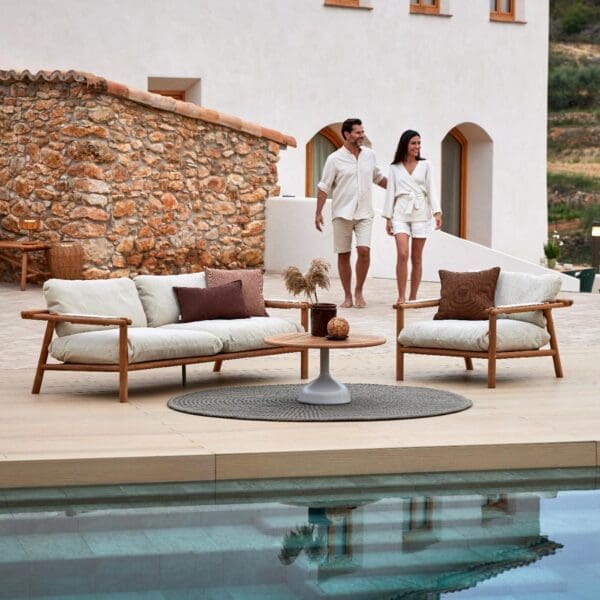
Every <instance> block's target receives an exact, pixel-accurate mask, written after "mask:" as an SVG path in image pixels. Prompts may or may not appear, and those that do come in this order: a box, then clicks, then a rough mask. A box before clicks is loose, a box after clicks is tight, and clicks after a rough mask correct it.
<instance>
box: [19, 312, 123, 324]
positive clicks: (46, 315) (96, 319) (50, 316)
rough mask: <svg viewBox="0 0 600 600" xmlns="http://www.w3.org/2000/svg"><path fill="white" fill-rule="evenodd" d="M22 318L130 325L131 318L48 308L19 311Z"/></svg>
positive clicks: (58, 321) (57, 321)
mask: <svg viewBox="0 0 600 600" xmlns="http://www.w3.org/2000/svg"><path fill="white" fill-rule="evenodd" d="M21 318H22V319H32V320H34V321H54V322H56V323H75V324H78V325H131V323H132V321H131V319H129V318H127V317H101V316H97V315H96V316H94V315H74V314H73V315H72V314H63V315H59V314H56V313H51V312H50V311H48V310H24V311H21Z"/></svg>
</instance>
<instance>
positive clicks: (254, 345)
mask: <svg viewBox="0 0 600 600" xmlns="http://www.w3.org/2000/svg"><path fill="white" fill-rule="evenodd" d="M183 328H185V329H191V330H194V331H207V332H209V333H212V334H214V335H216V336H217V337H218V338H219V339H220V340H221V341H222V342H223V352H243V351H244V350H256V349H258V348H269V345H268V344H265V343H264V341H263V339H264V338H266V337H268V336H271V335H278V334H280V333H296V332H299V331H304V330H303V329H302V327H301V326H300V325H298V324H297V323H292V322H291V321H288V320H286V319H280V318H279V317H250V318H249V319H214V320H212V321H192V322H191V323H178V324H177V325H165V326H164V327H161V329H183Z"/></svg>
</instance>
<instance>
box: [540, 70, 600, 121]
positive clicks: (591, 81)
mask: <svg viewBox="0 0 600 600" xmlns="http://www.w3.org/2000/svg"><path fill="white" fill-rule="evenodd" d="M599 99H600V66H599V65H596V64H588V65H584V66H581V67H580V66H576V65H572V64H563V65H560V66H559V67H556V68H554V69H552V70H551V71H550V76H549V78H548V106H549V107H550V109H551V110H561V109H565V108H589V107H592V106H596V105H597V103H598V101H599Z"/></svg>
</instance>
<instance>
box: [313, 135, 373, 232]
mask: <svg viewBox="0 0 600 600" xmlns="http://www.w3.org/2000/svg"><path fill="white" fill-rule="evenodd" d="M383 178H384V175H383V173H382V172H381V171H380V170H379V168H378V167H377V161H376V159H375V152H373V150H371V149H370V148H365V147H364V146H363V147H362V148H361V150H360V152H359V154H358V158H357V157H355V156H354V154H352V152H350V150H348V149H347V148H346V147H345V146H342V147H341V148H338V149H337V150H336V151H335V152H332V153H331V154H330V155H329V156H328V157H327V161H326V162H325V167H324V168H323V176H322V177H321V181H319V184H318V186H317V187H318V188H319V189H320V190H321V191H323V192H325V193H326V194H327V195H328V196H331V198H332V205H331V214H332V218H334V219H337V218H342V219H349V220H352V219H368V218H371V217H373V215H374V212H373V197H372V193H371V192H372V190H371V186H372V185H373V183H379V182H380V181H381V180H382V179H383Z"/></svg>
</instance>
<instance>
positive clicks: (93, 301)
mask: <svg viewBox="0 0 600 600" xmlns="http://www.w3.org/2000/svg"><path fill="white" fill-rule="evenodd" d="M44 297H45V298H46V306H47V307H48V310H49V311H51V312H54V313H58V314H70V315H87V316H98V317H127V318H128V319H131V321H132V325H131V327H146V324H147V323H146V315H145V314H144V308H143V307H142V303H141V302H140V299H139V296H138V294H137V290H136V288H135V284H134V283H133V281H131V279H128V278H126V277H121V278H118V279H95V280H81V279H76V280H68V279H48V281H46V282H45V283H44ZM111 327H112V326H111ZM114 327H116V325H115V326H114ZM99 329H105V327H103V326H102V325H73V324H71V323H59V324H58V325H57V326H56V333H57V334H58V335H59V336H63V335H71V334H72V333H82V332H84V331H96V330H99Z"/></svg>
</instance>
